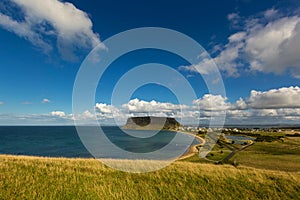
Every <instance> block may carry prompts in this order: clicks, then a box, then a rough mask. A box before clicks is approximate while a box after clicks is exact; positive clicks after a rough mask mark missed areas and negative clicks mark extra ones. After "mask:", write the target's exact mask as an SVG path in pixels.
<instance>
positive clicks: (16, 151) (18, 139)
mask: <svg viewBox="0 0 300 200" xmlns="http://www.w3.org/2000/svg"><path fill="white" fill-rule="evenodd" d="M102 129H103V132H104V133H105V137H107V138H108V140H109V141H110V143H111V144H113V145H115V146H117V148H119V149H121V150H124V151H125V152H132V153H135V154H143V153H151V152H155V151H159V150H160V149H162V148H164V147H165V146H167V145H168V144H171V146H170V147H171V148H169V149H168V151H172V152H173V151H175V152H176V151H182V150H183V149H184V150H185V151H186V150H187V149H188V147H189V146H190V145H191V144H197V143H198V141H196V140H194V138H193V137H192V136H190V135H187V134H182V133H175V132H171V131H160V132H159V133H157V134H156V135H155V136H152V137H149V138H139V137H133V136H131V135H128V134H126V133H124V132H123V131H122V130H121V129H120V128H118V127H113V126H111V127H110V126H107V127H102ZM84 130H86V132H87V133H90V132H93V131H95V130H96V129H95V128H94V127H85V129H84ZM134 132H135V135H136V134H137V133H136V132H138V134H139V133H140V134H147V131H134ZM83 134H84V133H83ZM178 134H179V135H178ZM175 135H177V137H178V136H179V137H178V138H177V140H176V141H175V142H174V137H175ZM191 138H193V140H191ZM81 139H84V138H82V133H81V137H80V136H79V135H78V134H77V130H76V127H74V126H2V127H0V154H13V155H30V156H47V157H76V158H78V157H80V158H92V157H95V156H94V155H92V154H91V153H90V152H89V151H88V150H87V149H89V148H86V147H85V146H84V144H85V143H84V142H82V140H81ZM191 141H192V143H191ZM97 142H98V141H95V143H96V144H97ZM99 145H102V143H101V141H99ZM101 151H103V153H102V154H101V152H100V157H101V156H103V157H104V158H105V157H108V158H119V157H120V154H119V153H117V152H116V153H115V154H114V152H113V151H111V150H110V149H107V152H109V154H107V152H105V150H103V148H102V149H101ZM98 156H99V155H98ZM162 156H163V155H162Z"/></svg>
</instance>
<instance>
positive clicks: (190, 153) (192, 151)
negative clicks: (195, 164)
mask: <svg viewBox="0 0 300 200" xmlns="http://www.w3.org/2000/svg"><path fill="white" fill-rule="evenodd" d="M176 132H179V133H182V134H187V135H192V136H194V137H195V138H196V139H197V140H198V141H199V144H195V145H191V146H190V147H189V150H188V151H187V152H186V153H184V154H183V155H182V156H180V157H179V158H178V159H176V160H183V159H186V158H189V157H192V156H194V155H195V154H196V153H199V151H198V149H197V147H199V146H201V145H204V144H205V140H204V138H202V137H200V136H197V135H196V134H193V133H191V132H186V131H176Z"/></svg>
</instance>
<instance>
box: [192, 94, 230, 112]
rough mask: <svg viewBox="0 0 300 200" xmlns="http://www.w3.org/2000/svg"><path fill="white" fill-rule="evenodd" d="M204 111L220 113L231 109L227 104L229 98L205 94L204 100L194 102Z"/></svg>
mask: <svg viewBox="0 0 300 200" xmlns="http://www.w3.org/2000/svg"><path fill="white" fill-rule="evenodd" d="M193 104H196V105H198V106H199V107H200V109H201V110H204V111H220V110H227V109H229V108H230V104H229V103H227V98H226V97H222V96H221V95H212V94H205V95H204V96H203V97H202V98H200V99H196V100H194V101H193Z"/></svg>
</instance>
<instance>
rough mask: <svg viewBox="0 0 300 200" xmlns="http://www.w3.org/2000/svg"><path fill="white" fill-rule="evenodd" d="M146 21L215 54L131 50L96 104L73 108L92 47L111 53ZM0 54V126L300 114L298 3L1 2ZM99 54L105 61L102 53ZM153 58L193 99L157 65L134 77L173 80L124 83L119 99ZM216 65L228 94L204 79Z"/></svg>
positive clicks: (109, 74)
mask: <svg viewBox="0 0 300 200" xmlns="http://www.w3.org/2000/svg"><path fill="white" fill-rule="evenodd" d="M142 27H159V28H165V29H171V30H174V31H177V32H179V33H182V34H184V35H186V36H188V37H189V38H191V39H193V40H194V41H196V42H197V43H198V44H200V45H201V46H202V47H203V48H204V49H205V50H206V52H207V54H208V55H209V56H208V57H205V59H199V61H198V62H195V63H190V62H188V61H187V60H186V59H184V58H182V57H180V56H178V55H176V53H174V52H167V51H164V50H161V49H139V50H136V51H132V52H128V53H127V54H125V55H121V56H119V57H118V58H117V59H116V60H115V61H114V62H113V63H112V64H111V65H110V66H109V67H108V68H107V70H106V71H105V72H104V73H103V75H102V77H101V79H100V81H99V82H98V83H97V88H96V91H95V99H94V102H93V106H92V107H87V108H86V109H85V110H82V112H81V113H75V112H74V110H73V109H74V108H73V107H72V105H73V103H74V102H73V101H74V100H73V99H72V98H73V89H74V83H75V81H76V77H77V76H78V73H79V71H80V69H81V67H82V64H83V62H84V61H85V59H86V57H87V56H88V55H89V53H90V52H91V51H92V50H93V49H94V48H102V49H104V50H107V51H108V52H109V50H110V49H109V48H107V47H106V41H107V40H109V39H110V38H112V37H114V36H115V35H116V34H119V33H122V32H124V31H127V30H131V29H136V28H142ZM137 40H138V38H137ZM161 42H162V43H163V42H164V41H163V40H162V41H161ZM131 43H134V41H124V43H120V44H117V45H119V46H120V48H121V47H123V46H122V45H126V44H129V45H130V44H131ZM177 43H178V44H177ZM181 45H182V44H181V43H180V41H176V40H174V46H176V48H178V49H181V48H182V49H184V47H183V46H181ZM0 51H1V54H0V60H1V64H0V70H1V73H0V83H1V84H0V125H72V124H73V120H74V118H75V119H77V120H78V121H79V123H82V124H93V123H94V120H95V119H97V120H98V121H99V122H101V123H102V124H112V123H113V121H114V120H116V121H118V122H120V123H124V122H125V121H126V119H127V118H128V117H130V116H144V115H154V116H169V117H175V118H177V119H178V118H180V119H182V120H183V122H184V123H185V124H198V123H200V124H201V123H202V124H206V123H209V122H210V120H212V119H217V118H218V117H219V116H223V115H224V114H226V118H225V123H226V124H299V120H300V101H299V99H300V58H299V53H300V2H299V1H296V0H228V1H223V0H209V1H208V0H201V1H196V0H187V1H177V0H175V1H174V0H172V1H171V0H164V1H158V0H152V1H138V0H128V1H121V0H110V1H92V0H86V1H82V0H81V1H79V0H69V1H59V0H43V1H40V0H26V1H24V0H2V1H1V2H0ZM201 53H202V52H199V57H201ZM97 59H99V60H98V61H97V62H98V63H100V64H99V67H100V65H101V62H102V61H101V59H103V58H101V56H100V57H99V58H97ZM147 63H160V64H163V65H164V66H168V67H170V68H171V69H173V70H176V72H177V73H180V74H181V75H182V77H184V80H186V81H188V82H189V84H190V85H191V87H192V89H193V91H194V92H195V96H189V95H185V93H186V92H187V91H186V90H185V88H184V87H183V82H180V81H179V80H178V79H176V77H175V76H172V75H171V74H167V75H165V74H162V73H160V72H159V70H157V72H156V71H155V72H154V73H153V74H152V73H146V72H145V73H144V74H143V75H142V76H137V77H135V78H133V79H134V80H142V79H146V78H147V77H150V79H151V76H153V78H159V77H162V78H165V79H166V80H167V82H166V83H167V84H166V85H164V86H162V85H160V84H146V85H140V86H139V87H138V88H136V90H135V91H133V92H132V93H130V94H129V97H128V94H126V92H127V90H126V89H125V90H122V91H121V92H120V93H119V94H118V95H117V97H116V98H115V99H114V102H112V94H113V92H114V89H115V87H116V85H117V83H118V81H119V80H121V79H122V77H123V76H124V75H126V74H128V73H130V71H131V70H133V69H135V68H136V67H138V66H141V65H143V64H147ZM212 63H214V64H215V65H216V66H217V68H218V71H219V72H220V75H221V79H220V80H215V81H217V82H219V83H222V84H224V90H225V93H220V94H218V93H215V92H212V91H210V89H209V86H207V84H206V82H205V78H203V77H205V76H207V75H210V73H212V68H213V67H212V65H213V64H212ZM161 69H165V67H163V66H161ZM86 81H87V82H89V77H87V80H86ZM212 84H214V83H212ZM123 85H125V86H129V85H130V83H125V84H123ZM170 88H176V91H178V94H175V93H174V90H171V89H170ZM178 96H181V97H182V96H184V97H182V98H181V99H178ZM83 103H84V102H83Z"/></svg>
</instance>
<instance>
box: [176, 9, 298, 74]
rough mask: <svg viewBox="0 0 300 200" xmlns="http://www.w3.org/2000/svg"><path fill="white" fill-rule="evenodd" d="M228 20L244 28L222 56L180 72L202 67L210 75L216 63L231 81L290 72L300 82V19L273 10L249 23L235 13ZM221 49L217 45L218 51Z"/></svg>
mask: <svg viewBox="0 0 300 200" xmlns="http://www.w3.org/2000/svg"><path fill="white" fill-rule="evenodd" d="M228 19H229V20H230V22H231V23H233V24H234V26H237V25H238V24H243V26H242V27H240V29H241V30H240V31H237V32H236V33H234V34H232V35H230V36H229V37H228V42H227V44H225V45H223V46H222V48H221V51H220V52H219V54H217V55H216V56H215V57H214V58H212V59H208V60H202V61H201V62H200V63H198V64H194V65H193V66H187V67H185V68H180V69H186V70H190V71H192V70H191V69H193V67H197V66H199V69H202V70H203V72H204V73H205V74H207V73H209V71H208V70H207V69H209V67H208V66H209V64H210V63H212V62H215V63H216V64H217V66H218V67H219V68H220V70H221V71H223V72H224V73H225V74H226V75H227V76H231V77H237V76H239V75H240V74H241V73H244V72H249V71H250V72H262V73H274V74H283V73H286V72H288V73H290V74H291V75H292V76H293V77H296V78H300V58H299V52H300V17H299V16H297V15H295V16H287V17H284V16H282V15H281V14H280V13H279V12H278V11H277V10H275V9H269V10H267V11H265V12H263V13H260V14H259V15H258V16H256V17H250V18H248V19H245V20H242V19H241V17H240V16H239V15H237V14H235V13H233V14H230V15H228ZM241 20H242V21H241ZM241 22H242V23H241ZM220 46H221V45H220V44H217V45H216V47H217V48H218V49H220ZM214 49H215V48H214ZM194 71H196V70H194Z"/></svg>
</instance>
